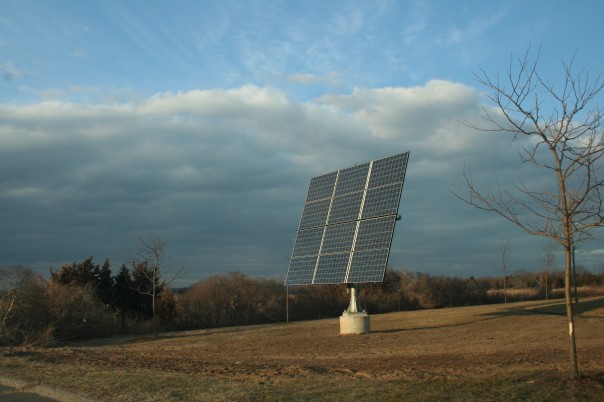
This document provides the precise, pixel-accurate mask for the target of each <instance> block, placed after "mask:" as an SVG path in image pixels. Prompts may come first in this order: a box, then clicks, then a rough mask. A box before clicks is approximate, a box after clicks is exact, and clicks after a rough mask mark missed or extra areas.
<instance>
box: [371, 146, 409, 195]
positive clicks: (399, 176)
mask: <svg viewBox="0 0 604 402" xmlns="http://www.w3.org/2000/svg"><path fill="white" fill-rule="evenodd" d="M408 158H409V153H408V152H407V153H404V154H399V155H394V156H391V157H389V158H384V159H379V160H376V161H374V162H373V166H372V168H371V177H370V179H369V186H368V187H369V188H375V187H380V186H384V185H386V184H391V183H400V182H402V181H403V180H404V179H405V172H406V170H407V159H408Z"/></svg>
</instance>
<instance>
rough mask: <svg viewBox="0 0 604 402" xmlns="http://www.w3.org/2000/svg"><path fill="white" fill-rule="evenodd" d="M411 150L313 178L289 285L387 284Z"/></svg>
mask: <svg viewBox="0 0 604 402" xmlns="http://www.w3.org/2000/svg"><path fill="white" fill-rule="evenodd" d="M408 159H409V152H405V153H402V154H398V155H394V156H390V157H387V158H383V159H377V160H374V161H371V162H368V163H365V164H363V165H358V166H353V167H351V168H348V169H342V170H338V171H336V172H332V173H328V174H324V175H322V176H318V177H314V178H312V179H311V181H310V185H309V188H308V195H307V196H306V201H305V203H304V209H303V211H302V217H301V219H300V226H299V227H298V234H297V236H296V242H295V244H294V249H293V252H292V256H291V259H290V263H289V268H288V270H287V279H286V283H287V284H288V285H311V284H336V283H364V282H382V281H383V280H384V272H385V270H386V264H387V262H388V256H389V254H390V246H391V244H392V236H393V233H394V224H395V221H396V219H397V216H398V207H399V203H400V197H401V193H402V190H403V183H404V181H405V173H406V170H407V161H408Z"/></svg>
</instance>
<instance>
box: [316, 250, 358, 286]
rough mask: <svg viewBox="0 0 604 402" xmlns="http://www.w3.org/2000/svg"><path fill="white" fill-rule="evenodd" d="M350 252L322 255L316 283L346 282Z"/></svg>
mask: <svg viewBox="0 0 604 402" xmlns="http://www.w3.org/2000/svg"><path fill="white" fill-rule="evenodd" d="M349 258H350V253H341V254H327V255H321V256H320V258H319V265H318V266H317V272H316V274H315V282H314V283H323V284H327V283H344V279H345V278H346V267H347V266H348V259H349Z"/></svg>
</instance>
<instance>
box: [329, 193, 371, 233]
mask: <svg viewBox="0 0 604 402" xmlns="http://www.w3.org/2000/svg"><path fill="white" fill-rule="evenodd" d="M362 201H363V192H362V191H357V192H356V193H350V194H346V195H342V196H339V197H335V198H334V199H333V201H332V203H331V212H330V214H329V224H330V225H333V224H337V223H341V222H350V221H354V220H357V219H359V210H360V208H361V202H362Z"/></svg>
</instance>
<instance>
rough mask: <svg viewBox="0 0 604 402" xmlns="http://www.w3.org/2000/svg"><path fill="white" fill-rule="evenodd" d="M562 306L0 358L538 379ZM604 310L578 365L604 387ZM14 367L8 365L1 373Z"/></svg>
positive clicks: (81, 369)
mask: <svg viewBox="0 0 604 402" xmlns="http://www.w3.org/2000/svg"><path fill="white" fill-rule="evenodd" d="M558 308H559V307H557V306H556V305H555V302H552V303H547V304H544V303H534V302H533V303H515V304H513V305H508V306H481V307H469V308H460V309H443V310H431V311H421V312H402V313H393V314H385V315H375V316H372V329H373V332H372V333H370V334H366V335H359V336H340V335H339V333H338V332H339V323H338V320H337V319H330V320H321V321H314V322H302V323H290V324H278V325H265V326H254V327H236V328H224V329H214V330H202V331H190V332H182V333H169V334H163V335H162V337H161V338H158V339H153V338H145V339H132V338H115V339H110V340H95V341H91V342H80V343H77V344H70V345H67V346H64V347H57V348H30V349H28V350H15V349H13V350H12V352H11V353H8V352H7V351H6V350H4V351H3V353H4V356H3V357H2V360H3V363H6V364H3V366H4V367H9V366H10V365H11V364H13V365H14V367H15V370H17V371H15V372H21V373H23V372H24V371H23V370H25V368H26V367H28V366H29V367H30V369H36V368H39V367H46V368H53V367H54V368H57V370H59V368H60V370H67V371H68V372H70V373H72V374H71V375H76V376H77V375H78V373H79V375H80V376H84V375H85V374H86V373H93V372H94V373H112V372H113V373H138V372H141V371H144V372H145V373H146V374H145V375H147V376H148V375H149V373H154V375H158V376H162V375H163V376H166V375H172V374H173V375H177V376H184V377H183V378H197V379H213V381H219V382H220V381H222V382H224V383H227V382H229V381H245V382H246V383H249V384H257V385H259V386H276V385H279V384H281V385H283V384H285V385H287V384H295V383H296V382H300V381H301V382H303V383H308V384H326V385H325V386H330V384H338V383H342V381H345V382H353V383H354V382H358V381H361V382H363V381H373V382H376V381H378V382H384V383H388V382H393V383H394V382H399V383H400V382H401V381H402V382H414V383H434V381H437V382H439V383H440V382H442V383H451V382H453V383H459V384H462V383H467V382H477V381H478V382H480V381H484V380H486V379H490V378H494V377H497V376H498V375H504V376H506V378H507V377H510V378H512V377H514V375H515V373H518V375H519V376H520V378H521V380H519V381H522V382H524V383H530V382H531V381H532V382H533V383H538V382H539V381H541V382H543V381H550V379H552V378H556V379H561V378H565V376H566V373H567V368H568V362H567V343H568V338H567V333H566V330H565V329H566V328H567V325H566V324H565V317H564V316H563V315H558V314H554V313H555V312H556V311H557V310H556V309H558ZM603 314H604V299H597V300H596V301H595V302H593V303H592V304H591V307H590V308H587V307H585V308H584V309H583V312H582V313H581V314H580V315H579V316H578V317H577V320H576V327H577V346H578V350H579V363H580V369H581V371H582V373H584V374H585V375H586V376H587V377H586V378H585V379H584V381H589V384H591V385H590V386H591V387H592V388H594V389H601V388H602V382H603V381H602V379H603V378H604V374H603V373H604V338H603V337H602V336H601V334H602V333H604V320H602V319H601V318H600V317H601V316H602V315H603ZM7 372H8V371H7V370H6V369H0V374H2V375H6V374H7ZM74 373H75V374H74ZM179 378H180V377H179ZM49 381H50V382H52V381H53V380H52V379H50V380H49ZM317 386H318V385H317ZM598 387H599V388H598ZM92 388H93V386H91V389H92ZM170 395H172V394H170ZM179 395H180V394H179ZM104 396H106V395H101V399H104V398H103V397H104ZM181 396H182V395H181ZM107 399H111V398H107ZM125 399H128V397H125ZM167 399H170V397H168V398H167Z"/></svg>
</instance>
